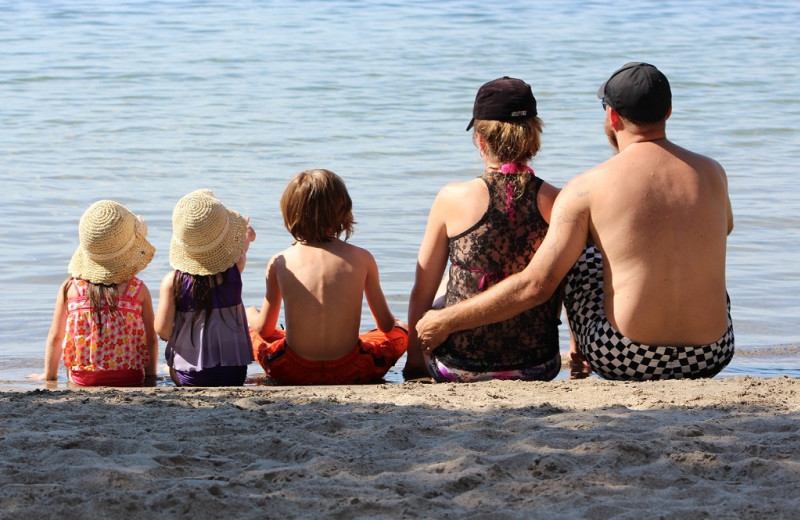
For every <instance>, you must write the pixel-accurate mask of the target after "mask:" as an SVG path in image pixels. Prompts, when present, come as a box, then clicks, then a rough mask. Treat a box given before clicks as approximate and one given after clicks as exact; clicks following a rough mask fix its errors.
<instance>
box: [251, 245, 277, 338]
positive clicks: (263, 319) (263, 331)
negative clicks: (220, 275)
mask: <svg viewBox="0 0 800 520" xmlns="http://www.w3.org/2000/svg"><path fill="white" fill-rule="evenodd" d="M281 262H283V257H282V256H279V255H276V256H273V257H272V258H271V259H270V261H269V264H267V271H266V274H265V278H266V284H267V293H266V295H265V296H264V301H263V302H262V303H261V310H260V311H258V310H256V309H255V308H251V309H248V313H247V319H248V322H249V323H248V325H249V327H250V328H251V329H253V330H257V331H258V333H259V335H261V337H264V338H266V337H269V336H270V335H271V334H272V333H273V332H274V331H275V326H276V325H277V324H278V316H279V315H280V311H281V297H282V295H281V287H280V284H279V283H278V264H280V263H281Z"/></svg>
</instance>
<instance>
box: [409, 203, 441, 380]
mask: <svg viewBox="0 0 800 520" xmlns="http://www.w3.org/2000/svg"><path fill="white" fill-rule="evenodd" d="M448 207H449V205H448V201H447V195H446V194H445V193H443V192H440V193H439V195H437V197H436V199H435V200H434V202H433V206H431V211H430V213H429V215H428V223H427V225H426V227H425V235H424V236H423V238H422V244H420V248H419V252H418V254H417V268H416V274H415V276H414V287H413V288H412V289H411V296H410V298H409V302H408V350H407V351H406V366H405V368H404V369H403V376H404V377H405V378H407V379H413V378H416V377H422V376H427V375H428V371H427V368H425V361H424V359H423V357H422V349H421V348H420V345H419V340H418V338H417V331H416V324H417V321H418V320H419V319H420V318H421V317H422V316H423V315H424V314H425V313H426V312H427V311H428V310H429V309H430V308H431V306H432V305H433V299H434V297H435V296H436V291H437V290H438V289H439V286H440V285H441V282H442V276H443V275H444V270H445V268H446V267H447V255H448V244H449V238H448V236H447V225H446V215H447V209H448Z"/></svg>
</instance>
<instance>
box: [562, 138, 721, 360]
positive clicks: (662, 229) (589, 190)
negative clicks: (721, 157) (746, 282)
mask: <svg viewBox="0 0 800 520" xmlns="http://www.w3.org/2000/svg"><path fill="white" fill-rule="evenodd" d="M574 182H575V186H574V188H575V190H576V191H577V192H580V193H585V194H586V200H587V203H588V211H589V214H590V219H591V221H590V230H589V232H590V234H591V236H592V238H593V239H594V241H595V245H596V246H597V247H598V249H599V250H600V251H601V252H602V253H603V263H604V273H605V278H604V287H605V289H604V290H605V309H606V315H607V317H608V319H609V321H610V322H611V324H612V325H613V326H614V327H615V328H616V329H617V330H619V331H620V332H621V333H622V334H624V335H625V336H627V337H628V338H631V339H633V340H635V341H637V342H640V343H645V344H651V345H702V344H706V343H710V342H713V341H715V340H717V339H718V338H719V337H720V336H721V335H722V334H723V333H724V332H725V330H726V328H727V304H726V292H725V250H726V235H727V234H728V233H729V232H730V230H731V228H732V225H733V222H732V217H731V212H730V204H729V201H728V196H727V180H726V178H725V173H724V171H723V170H722V168H721V167H720V166H719V164H717V163H716V162H715V161H713V160H711V159H709V158H707V157H703V156H701V155H698V154H695V153H692V152H689V151H688V150H685V149H683V148H681V147H679V146H676V145H674V144H672V143H670V142H669V141H667V140H666V139H658V140H655V141H646V142H634V143H631V144H629V145H628V146H626V147H625V149H624V150H623V151H622V152H621V153H619V154H618V155H616V156H614V157H613V158H611V159H610V160H608V161H606V162H605V163H603V164H601V165H600V166H598V167H597V168H595V169H593V170H590V171H589V172H586V173H585V174H583V175H582V176H580V177H578V178H576V179H575V180H574Z"/></svg>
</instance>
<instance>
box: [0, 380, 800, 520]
mask: <svg viewBox="0 0 800 520" xmlns="http://www.w3.org/2000/svg"><path fill="white" fill-rule="evenodd" d="M0 414H2V416H3V417H4V420H3V424H2V426H0V437H1V438H2V439H3V443H2V445H0V446H1V447H0V453H1V454H2V460H3V463H2V467H3V471H2V473H0V474H1V475H2V477H0V482H2V485H0V504H1V505H0V516H3V517H4V518H9V519H14V518H34V517H47V516H54V515H61V516H63V514H68V515H69V516H76V517H77V516H81V515H95V514H97V512H99V511H103V512H104V514H105V515H107V518H111V519H123V518H133V517H138V516H141V515H142V514H158V515H164V514H166V515H167V517H176V516H181V517H184V516H186V517H188V516H191V517H196V518H214V517H218V516H220V515H223V514H230V512H231V511H234V512H235V516H236V517H237V518H264V517H323V516H324V517H332V518H337V517H338V518H352V517H370V518H417V517H431V516H437V517H441V518H462V517H465V516H466V517H470V518H484V517H487V518H488V517H489V516H491V517H492V518H501V519H502V518H531V517H536V516H541V517H548V518H552V517H555V518H576V517H582V518H641V517H642V516H655V517H663V518H682V517H685V516H693V517H698V518H709V517H712V518H764V517H770V518H790V517H794V515H796V511H797V510H799V509H800V461H798V457H797V454H798V453H800V380H798V379H794V378H790V377H786V376H783V377H776V378H756V377H750V376H738V377H729V378H720V379H710V380H696V381H688V380H685V381H656V382H644V383H628V382H613V381H604V380H601V379H598V378H589V379H582V380H566V381H552V382H546V383H545V382H542V383H539V382H519V381H491V382H483V383H467V384H436V385H430V384H420V383H402V384H394V383H386V384H379V385H365V386H309V387H297V386H253V387H239V388H223V389H217V388H176V387H154V388H126V389H110V388H85V389H79V390H52V391H51V390H34V391H27V392H0Z"/></svg>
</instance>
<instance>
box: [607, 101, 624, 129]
mask: <svg viewBox="0 0 800 520" xmlns="http://www.w3.org/2000/svg"><path fill="white" fill-rule="evenodd" d="M608 119H609V122H610V123H611V128H613V129H614V130H619V129H621V128H622V127H623V126H624V125H623V123H622V116H621V115H619V112H617V111H616V110H614V109H613V108H611V107H608Z"/></svg>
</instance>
